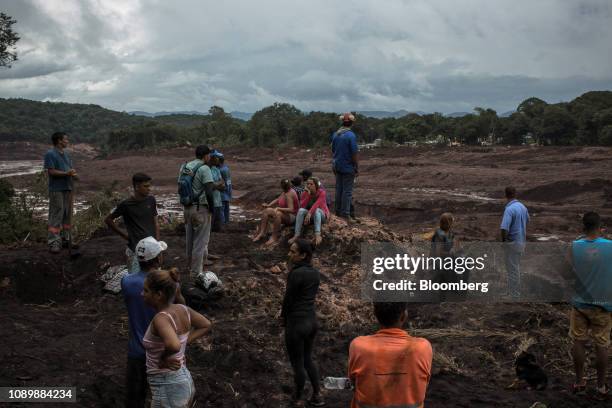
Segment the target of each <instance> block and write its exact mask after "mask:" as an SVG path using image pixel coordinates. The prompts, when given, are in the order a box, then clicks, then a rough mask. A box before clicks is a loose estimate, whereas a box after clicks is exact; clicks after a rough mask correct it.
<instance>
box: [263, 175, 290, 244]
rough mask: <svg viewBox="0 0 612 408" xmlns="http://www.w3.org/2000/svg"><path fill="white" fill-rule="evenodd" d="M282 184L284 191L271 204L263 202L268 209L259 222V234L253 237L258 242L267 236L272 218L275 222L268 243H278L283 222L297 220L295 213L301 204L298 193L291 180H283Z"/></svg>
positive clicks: (288, 223)
mask: <svg viewBox="0 0 612 408" xmlns="http://www.w3.org/2000/svg"><path fill="white" fill-rule="evenodd" d="M280 185H281V189H282V190H283V192H282V193H281V194H280V195H279V196H278V198H277V199H275V200H274V201H272V202H271V203H269V204H266V203H264V204H262V206H263V207H265V208H266V209H265V210H264V211H263V214H262V216H261V223H260V224H259V229H258V230H257V234H256V235H255V237H254V238H253V242H257V241H259V240H260V239H262V238H263V237H264V236H266V234H267V233H268V223H269V222H270V220H272V223H273V224H272V226H273V227H272V236H271V237H270V239H269V240H268V241H267V242H266V245H274V244H276V243H278V241H279V239H280V229H281V224H283V225H292V224H293V223H294V222H295V215H296V213H297V211H298V208H299V205H300V203H299V200H298V196H297V193H296V192H295V190H293V189H292V188H291V183H290V182H289V180H286V179H285V180H281V183H280ZM275 206H276V207H275Z"/></svg>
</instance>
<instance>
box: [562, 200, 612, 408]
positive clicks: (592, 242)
mask: <svg viewBox="0 0 612 408" xmlns="http://www.w3.org/2000/svg"><path fill="white" fill-rule="evenodd" d="M582 222H583V225H584V234H585V236H583V237H580V238H578V239H577V240H575V241H574V242H572V246H571V248H570V251H569V258H570V260H571V263H572V266H573V270H574V274H575V276H574V278H575V282H576V283H575V289H576V293H575V295H574V297H573V298H572V302H571V303H572V306H573V307H572V311H571V313H570V331H569V335H570V337H571V338H572V339H573V340H574V346H573V347H572V357H573V360H574V370H575V374H576V382H575V383H574V385H573V387H572V388H573V391H574V393H576V394H582V393H584V392H585V391H586V387H587V379H586V378H585V377H584V374H585V372H584V363H585V360H586V358H585V351H586V350H585V349H586V343H587V341H588V340H589V337H590V338H591V339H592V340H593V343H594V346H595V367H596V369H597V391H596V396H595V398H596V399H599V400H606V399H607V398H608V394H609V393H610V391H609V387H608V384H607V373H608V349H609V348H610V329H612V241H610V240H608V239H605V238H604V237H603V236H602V232H601V217H600V216H599V214H597V213H595V212H588V213H586V214H584V216H583V217H582ZM589 332H590V333H589ZM589 334H590V336H589Z"/></svg>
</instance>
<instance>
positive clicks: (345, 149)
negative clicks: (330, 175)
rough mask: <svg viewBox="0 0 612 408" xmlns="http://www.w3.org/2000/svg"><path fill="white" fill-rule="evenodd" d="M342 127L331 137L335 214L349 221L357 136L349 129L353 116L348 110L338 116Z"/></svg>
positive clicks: (356, 171)
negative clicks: (334, 180)
mask: <svg viewBox="0 0 612 408" xmlns="http://www.w3.org/2000/svg"><path fill="white" fill-rule="evenodd" d="M340 120H341V121H342V127H341V128H340V129H338V130H337V131H336V133H334V136H333V138H332V153H333V161H332V170H333V171H334V174H335V175H336V200H335V207H336V215H338V216H340V217H343V218H345V219H346V220H347V221H349V222H350V213H351V202H352V200H353V185H354V184H355V177H356V176H357V175H358V174H359V159H358V156H357V153H358V151H359V148H358V147H357V136H355V133H353V131H352V130H351V127H352V126H353V122H355V116H353V114H351V113H350V112H347V113H345V114H344V115H342V116H340Z"/></svg>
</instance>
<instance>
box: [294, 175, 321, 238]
mask: <svg viewBox="0 0 612 408" xmlns="http://www.w3.org/2000/svg"><path fill="white" fill-rule="evenodd" d="M320 186H321V182H320V181H319V179H318V178H316V177H311V178H309V179H308V180H307V181H306V190H305V191H304V192H303V193H302V203H301V205H300V209H299V211H298V213H297V216H296V219H295V235H294V236H293V238H291V239H290V240H289V245H291V244H293V243H294V242H295V241H296V240H297V239H298V238H299V237H300V234H301V233H302V226H303V225H308V224H310V221H311V220H312V221H313V224H314V232H315V240H314V245H319V244H320V243H321V241H322V240H323V238H322V237H321V224H323V223H325V221H327V219H328V218H329V209H328V208H327V203H326V200H325V190H322V189H320V188H319V187H320Z"/></svg>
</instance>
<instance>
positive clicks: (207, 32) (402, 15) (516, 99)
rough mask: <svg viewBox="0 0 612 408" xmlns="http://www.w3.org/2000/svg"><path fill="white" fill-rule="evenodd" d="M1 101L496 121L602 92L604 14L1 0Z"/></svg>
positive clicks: (610, 58) (607, 25) (460, 5)
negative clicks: (413, 114)
mask: <svg viewBox="0 0 612 408" xmlns="http://www.w3.org/2000/svg"><path fill="white" fill-rule="evenodd" d="M0 11H4V12H5V13H7V14H9V15H11V16H13V17H14V18H15V19H17V20H18V23H17V24H15V26H14V29H15V30H16V31H17V32H18V33H19V35H20V36H21V40H20V41H19V42H18V54H19V61H17V62H16V63H14V64H13V67H12V68H11V69H5V68H0V97H4V98H9V97H20V98H27V99H34V100H43V101H65V102H78V103H94V104H99V105H102V106H104V107H107V108H110V109H115V110H120V111H122V110H125V111H134V110H144V111H149V112H155V111H163V110H165V111H178V110H197V111H202V112H206V111H207V110H208V108H209V107H210V106H212V105H219V106H222V107H223V108H224V109H225V110H226V111H233V110H237V111H244V112H255V111H256V110H259V109H261V108H263V107H265V106H268V105H271V104H272V103H274V102H288V103H291V104H294V105H295V106H297V107H298V108H299V109H301V110H303V111H310V110H322V111H331V112H343V111H347V110H352V111H355V110H390V111H395V110H400V109H406V110H409V111H427V112H433V111H438V112H443V113H451V112H456V111H471V110H472V108H474V107H475V106H483V107H491V108H493V109H495V110H497V111H498V112H499V113H503V112H505V111H509V110H514V109H515V108H516V106H517V105H518V103H520V102H521V101H522V100H524V99H526V98H528V97H530V96H537V97H540V98H542V99H544V100H546V101H548V102H551V103H553V102H559V101H569V100H571V99H573V98H575V97H576V96H578V95H580V94H582V93H584V92H586V91H589V90H610V89H612V46H611V44H612V2H611V1H609V0H589V1H578V0H537V1H533V0H529V1H523V0H508V1H506V0H495V1H491V0H445V1H444V0H439V1H432V0H423V1H420V0H414V1H409V0H404V1H402V0H384V1H382V0H372V1H366V0H363V1H342V2H341V1H330V0H309V1H287V0H278V1H272V0H242V1H232V0H225V1H219V0H216V1H206V0H175V1H168V0H163V1H162V0H160V1H153V0H142V1H129V0H95V1H94V0H91V1H77V0H0Z"/></svg>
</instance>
